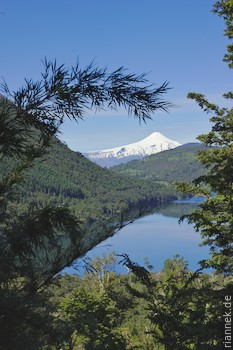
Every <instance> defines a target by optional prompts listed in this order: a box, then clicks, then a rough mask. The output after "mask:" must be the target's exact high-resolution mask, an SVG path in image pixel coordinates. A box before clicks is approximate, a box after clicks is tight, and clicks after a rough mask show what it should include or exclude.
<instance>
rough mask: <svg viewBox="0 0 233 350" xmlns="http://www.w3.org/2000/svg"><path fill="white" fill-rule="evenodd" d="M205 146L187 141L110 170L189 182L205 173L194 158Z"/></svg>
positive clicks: (156, 178)
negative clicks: (173, 147)
mask: <svg viewBox="0 0 233 350" xmlns="http://www.w3.org/2000/svg"><path fill="white" fill-rule="evenodd" d="M205 148H206V147H205V146H203V145H201V144H199V143H188V144H185V145H182V146H180V147H177V148H175V149H172V150H168V151H163V152H160V153H157V154H154V155H151V156H148V157H145V158H144V159H142V160H135V161H132V162H129V163H126V164H122V165H118V166H115V167H112V168H111V170H112V171H113V172H115V173H118V174H122V175H127V176H128V177H129V176H130V177H136V178H143V179H147V180H155V181H166V182H168V183H172V182H173V181H187V182H191V181H192V180H194V179H195V178H197V177H198V176H200V175H203V174H204V173H205V169H204V168H203V165H202V164H201V163H200V162H199V161H198V160H197V159H196V155H197V153H198V152H199V151H201V150H203V149H205Z"/></svg>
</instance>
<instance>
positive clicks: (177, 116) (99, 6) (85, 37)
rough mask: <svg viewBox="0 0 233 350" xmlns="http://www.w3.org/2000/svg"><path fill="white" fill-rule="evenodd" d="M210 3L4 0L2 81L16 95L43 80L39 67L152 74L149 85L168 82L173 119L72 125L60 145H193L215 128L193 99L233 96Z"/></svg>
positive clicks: (105, 117) (161, 116)
mask: <svg viewBox="0 0 233 350" xmlns="http://www.w3.org/2000/svg"><path fill="white" fill-rule="evenodd" d="M213 3H214V1H210V0H195V1H193V0H192V1H191V0H177V1H173V0H167V1H162V0H144V1H141V0H117V1H116V0H115V1H114V0H82V1H81V0H56V1H55V0H49V1H45V0H41V1H32V0H20V1H18V0H2V1H1V6H0V12H3V13H4V14H0V33H1V55H0V75H1V76H2V77H3V78H4V79H5V80H6V81H7V83H8V85H9V87H10V88H11V89H13V90H16V89H17V88H18V87H20V86H21V85H22V84H23V80H24V78H33V79H35V80H36V79H39V78H40V73H41V71H42V64H41V59H43V58H44V57H45V56H46V57H47V58H48V59H52V60H53V59H55V58H56V59H57V61H58V63H65V64H66V65H68V66H69V65H72V64H75V63H76V61H77V59H78V60H79V62H80V65H81V66H83V67H84V66H85V65H87V64H88V63H90V62H91V61H92V60H93V59H94V60H95V63H96V65H98V66H100V67H108V68H109V70H110V71H111V70H114V69H116V68H118V67H120V66H124V67H126V68H128V69H129V71H130V72H133V73H136V74H140V73H143V72H146V73H148V79H149V80H150V82H155V83H156V84H161V83H163V82H164V81H165V80H167V81H169V82H170V87H172V89H171V90H170V91H169V92H168V93H167V94H165V95H164V98H165V99H166V100H169V101H171V102H173V103H174V104H175V105H176V108H172V109H171V111H170V113H169V114H166V113H162V112H157V113H156V114H155V115H154V116H153V120H152V121H148V123H147V124H146V125H144V124H141V126H140V125H139V123H138V121H137V120H136V119H134V118H133V117H132V116H131V117H128V116H127V113H126V112H125V111H124V110H120V111H118V112H114V113H113V112H111V111H106V112H99V113H98V114H94V112H93V113H90V112H89V113H88V114H87V115H86V117H85V118H84V121H80V122H79V123H78V124H76V123H74V122H68V121H67V122H66V123H65V125H64V127H63V129H62V135H61V139H62V140H64V141H65V142H66V143H67V144H68V146H69V147H70V148H71V149H73V150H79V151H81V152H82V151H90V150H96V149H104V148H110V147H115V146H119V145H123V144H127V143H131V142H135V141H138V140H140V139H142V138H144V137H146V136H147V135H149V134H150V133H152V132H154V131H160V132H162V133H163V134H164V135H166V136H167V137H169V138H172V139H174V140H176V141H179V142H181V143H186V142H192V141H195V138H196V136H197V135H199V134H201V133H205V132H207V131H208V130H209V129H210V127H211V125H210V124H209V122H208V118H209V117H208V115H206V114H205V113H203V112H202V111H200V109H199V108H198V107H197V106H196V105H195V103H194V102H193V101H190V100H187V99H186V95H187V93H188V92H190V91H195V92H201V93H204V94H206V96H207V97H208V98H209V99H210V100H211V101H213V102H221V101H222V99H221V95H222V94H223V93H224V92H226V91H228V90H230V89H231V73H230V72H229V69H228V67H227V65H226V64H225V63H223V62H222V58H223V55H224V53H225V46H226V43H227V42H226V38H225V37H224V35H223V30H224V22H223V20H222V19H221V18H219V17H218V16H216V15H214V14H213V13H211V9H212V5H213Z"/></svg>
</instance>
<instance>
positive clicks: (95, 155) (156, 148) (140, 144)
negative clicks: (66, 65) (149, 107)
mask: <svg viewBox="0 0 233 350" xmlns="http://www.w3.org/2000/svg"><path fill="white" fill-rule="evenodd" d="M178 146H181V144H180V143H179V142H177V141H174V140H171V139H169V138H167V137H166V136H164V135H163V134H161V133H160V132H153V133H152V134H150V135H149V136H147V137H145V138H144V139H143V140H140V141H137V142H134V143H130V144H127V145H123V146H119V147H114V148H109V149H104V150H99V151H91V152H85V153H83V155H84V156H85V157H86V158H87V159H89V160H91V161H92V162H94V163H97V164H98V165H100V166H105V167H107V168H109V167H111V166H114V165H118V164H122V163H127V162H128V161H131V160H134V159H142V158H144V157H146V156H149V155H151V154H156V153H159V152H162V151H165V150H168V149H173V148H175V147H178Z"/></svg>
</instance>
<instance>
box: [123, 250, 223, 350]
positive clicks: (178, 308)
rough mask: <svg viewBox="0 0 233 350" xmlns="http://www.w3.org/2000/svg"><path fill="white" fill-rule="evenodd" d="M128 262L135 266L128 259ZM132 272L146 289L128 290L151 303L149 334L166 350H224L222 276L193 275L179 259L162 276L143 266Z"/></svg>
mask: <svg viewBox="0 0 233 350" xmlns="http://www.w3.org/2000/svg"><path fill="white" fill-rule="evenodd" d="M125 263H126V264H127V265H128V266H129V268H130V267H132V265H133V266H134V265H135V264H134V263H132V261H130V259H128V257H127V259H126V260H125ZM132 272H133V273H134V274H135V275H136V277H137V278H138V279H139V281H140V282H141V284H142V286H143V287H144V288H139V286H137V285H133V284H132V283H131V284H129V286H128V288H129V290H130V291H131V293H132V295H134V296H136V297H139V298H142V299H143V300H146V301H147V307H146V309H147V311H148V313H147V317H148V319H149V320H150V322H151V325H150V329H149V333H150V334H151V335H152V336H153V337H154V339H155V341H156V342H158V343H160V344H163V345H164V349H165V350H188V349H196V350H200V349H203V350H204V349H219V350H220V349H222V330H221V326H222V320H221V315H222V305H221V298H222V293H223V290H222V289H223V288H222V287H221V288H220V289H218V287H217V285H216V282H217V281H219V282H220V279H221V278H220V277H215V278H213V279H212V277H211V276H209V275H200V273H199V272H198V271H197V272H195V273H192V272H191V271H190V270H189V269H188V265H187V262H185V261H184V260H183V258H180V257H179V256H175V257H174V259H173V260H170V259H169V260H166V261H165V263H164V268H163V270H162V272H161V273H160V274H158V275H154V274H152V273H149V272H148V271H147V270H145V269H142V267H141V269H139V267H137V269H134V268H133V269H132ZM148 279H149V280H148Z"/></svg>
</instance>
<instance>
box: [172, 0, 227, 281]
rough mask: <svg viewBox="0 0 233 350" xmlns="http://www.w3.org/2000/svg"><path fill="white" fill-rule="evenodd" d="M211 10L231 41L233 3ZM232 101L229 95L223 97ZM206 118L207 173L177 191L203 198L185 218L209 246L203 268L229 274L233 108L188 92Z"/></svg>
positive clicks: (203, 160)
mask: <svg viewBox="0 0 233 350" xmlns="http://www.w3.org/2000/svg"><path fill="white" fill-rule="evenodd" d="M213 11H214V12H215V13H217V14H218V15H220V16H222V17H223V18H224V20H225V22H226V30H225V35H226V36H227V37H228V38H229V39H230V40H231V39H232V38H233V2H232V1H230V0H223V1H217V2H216V4H215V5H214V8H213ZM227 51H228V53H227V54H226V55H225V57H224V60H225V61H227V62H228V65H229V67H230V68H233V55H232V51H233V45H232V44H230V45H228V46H227ZM223 96H224V97H225V98H226V99H228V100H232V98H233V92H228V93H226V94H224V95H223ZM188 98H191V99H194V100H195V101H196V102H197V103H198V104H199V106H200V107H201V108H202V109H203V110H204V111H205V112H207V113H213V114H214V115H213V116H212V117H211V118H210V121H211V122H212V123H213V126H212V130H211V131H210V132H209V133H207V134H203V135H200V136H198V139H199V140H200V141H201V142H202V143H203V144H204V145H206V146H213V147H211V148H209V149H207V150H203V151H201V152H200V153H199V156H198V159H199V161H200V162H201V163H202V164H203V165H204V166H205V168H206V169H207V174H206V175H204V176H200V177H199V178H197V179H195V180H194V181H193V185H187V184H185V183H180V184H179V185H178V189H179V190H181V191H183V192H189V193H192V194H203V195H205V196H207V198H206V200H205V202H204V203H203V204H201V205H200V206H199V209H198V210H196V211H195V212H193V213H192V214H190V215H187V216H186V218H188V220H189V222H190V223H194V225H195V228H196V229H197V230H198V231H201V235H202V237H203V239H204V240H203V244H204V245H209V246H210V252H211V257H210V259H209V260H207V261H203V262H202V265H203V266H204V267H208V266H211V267H213V268H215V269H216V270H217V271H218V272H223V273H230V274H231V273H232V271H233V108H226V107H223V108H220V107H219V106H217V105H216V104H214V103H210V102H209V101H208V100H207V99H206V98H205V96H204V95H202V94H197V93H189V94H188Z"/></svg>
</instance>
